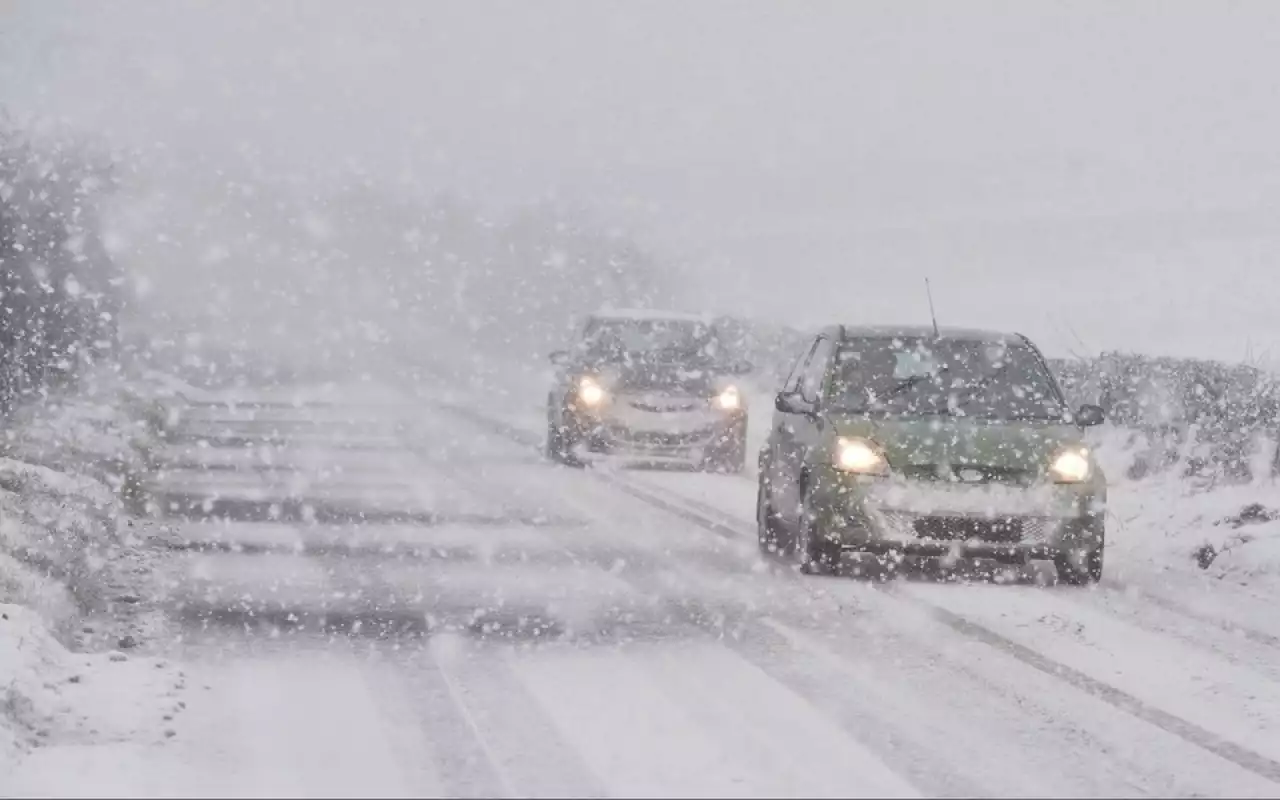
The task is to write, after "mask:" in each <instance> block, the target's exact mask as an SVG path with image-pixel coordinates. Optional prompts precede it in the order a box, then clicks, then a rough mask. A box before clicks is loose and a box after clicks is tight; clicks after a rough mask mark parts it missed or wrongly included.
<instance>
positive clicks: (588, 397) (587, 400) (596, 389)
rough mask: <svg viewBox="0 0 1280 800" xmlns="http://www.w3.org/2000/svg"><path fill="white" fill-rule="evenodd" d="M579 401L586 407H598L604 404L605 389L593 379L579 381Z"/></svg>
mask: <svg viewBox="0 0 1280 800" xmlns="http://www.w3.org/2000/svg"><path fill="white" fill-rule="evenodd" d="M578 400H580V401H581V402H582V404H583V405H584V406H598V405H600V404H601V403H603V402H604V389H603V388H602V387H601V386H600V384H598V383H596V382H595V381H594V380H592V379H591V378H583V379H582V380H580V381H578Z"/></svg>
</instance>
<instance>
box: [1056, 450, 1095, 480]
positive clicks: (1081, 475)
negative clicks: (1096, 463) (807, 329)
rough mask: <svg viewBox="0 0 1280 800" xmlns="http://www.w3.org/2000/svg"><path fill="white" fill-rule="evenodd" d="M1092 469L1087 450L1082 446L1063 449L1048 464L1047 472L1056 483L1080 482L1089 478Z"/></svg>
mask: <svg viewBox="0 0 1280 800" xmlns="http://www.w3.org/2000/svg"><path fill="white" fill-rule="evenodd" d="M1092 471H1093V467H1092V466H1091V465H1090V464H1089V451H1088V450H1086V449H1084V448H1079V449H1074V450H1064V451H1063V452H1061V453H1059V454H1058V456H1057V458H1055V459H1054V460H1053V464H1051V465H1050V466H1049V472H1051V473H1053V477H1054V480H1056V481H1057V482H1058V483H1082V482H1084V481H1086V480H1088V479H1089V475H1090V473H1091V472H1092Z"/></svg>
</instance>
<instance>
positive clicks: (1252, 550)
mask: <svg viewBox="0 0 1280 800" xmlns="http://www.w3.org/2000/svg"><path fill="white" fill-rule="evenodd" d="M1097 437H1098V438H1097V441H1096V445H1095V447H1096V453H1097V455H1098V458H1099V460H1100V461H1101V462H1102V465H1103V469H1104V470H1105V471H1106V473H1107V477H1108V485H1109V499H1108V506H1109V515H1108V516H1109V519H1108V530H1109V539H1108V546H1109V548H1110V549H1111V550H1112V551H1113V552H1115V553H1116V554H1117V556H1118V557H1119V559H1120V560H1121V561H1122V563H1124V564H1127V565H1131V567H1130V570H1132V568H1133V565H1141V566H1142V567H1143V568H1144V569H1148V570H1151V571H1153V572H1155V573H1158V574H1160V575H1162V576H1163V583H1165V584H1166V585H1171V584H1172V583H1173V582H1175V581H1177V580H1179V579H1182V578H1186V579H1195V580H1206V579H1209V580H1215V581H1218V582H1220V583H1222V584H1231V585H1235V586H1248V587H1251V588H1252V589H1255V590H1262V591H1264V592H1266V593H1268V594H1270V593H1280V482H1277V480H1276V478H1274V477H1272V476H1271V475H1270V472H1269V470H1265V469H1261V468H1259V469H1255V470H1254V475H1255V477H1254V478H1252V479H1251V480H1249V481H1247V482H1229V481H1222V480H1213V479H1211V478H1199V477H1188V476H1185V475H1183V474H1182V473H1181V472H1179V471H1178V470H1169V469H1165V470H1155V471H1151V472H1149V473H1146V474H1142V476H1141V477H1134V471H1133V470H1132V469H1131V468H1132V466H1133V465H1134V464H1135V463H1139V464H1140V463H1142V462H1143V461H1144V460H1145V459H1147V458H1149V453H1150V446H1149V444H1148V442H1147V441H1146V439H1145V437H1144V436H1142V435H1141V434H1139V433H1136V432H1133V431H1130V430H1127V429H1124V428H1118V427H1115V428H1112V427H1107V428H1106V429H1104V430H1103V431H1101V432H1100V433H1099V434H1097ZM1271 450H1272V446H1271V445H1270V444H1269V443H1268V442H1265V441H1264V442H1259V443H1258V445H1257V446H1256V448H1255V452H1254V454H1253V456H1252V458H1253V460H1254V461H1256V462H1259V464H1265V463H1268V462H1269V460H1270V457H1271ZM1139 474H1141V473H1139ZM1179 576H1180V577H1179Z"/></svg>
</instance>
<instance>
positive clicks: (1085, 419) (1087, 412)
mask: <svg viewBox="0 0 1280 800" xmlns="http://www.w3.org/2000/svg"><path fill="white" fill-rule="evenodd" d="M1106 420H1107V412H1105V411H1103V410H1102V406H1095V405H1093V404H1091V403H1085V404H1084V405H1082V406H1080V409H1079V410H1078V411H1076V419H1075V422H1076V424H1077V425H1079V426H1080V427H1082V428H1091V427H1093V426H1094V425H1101V424H1102V423H1103V422H1106Z"/></svg>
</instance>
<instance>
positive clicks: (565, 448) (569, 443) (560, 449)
mask: <svg viewBox="0 0 1280 800" xmlns="http://www.w3.org/2000/svg"><path fill="white" fill-rule="evenodd" d="M563 419H564V418H563V416H560V417H559V418H556V417H554V416H550V415H548V417H547V444H546V456H547V458H548V459H549V460H551V461H554V462H555V463H557V464H565V465H567V466H576V465H577V460H576V459H575V458H574V457H573V439H572V435H571V434H570V433H569V431H568V429H567V428H566V427H565V426H564V424H563Z"/></svg>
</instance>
